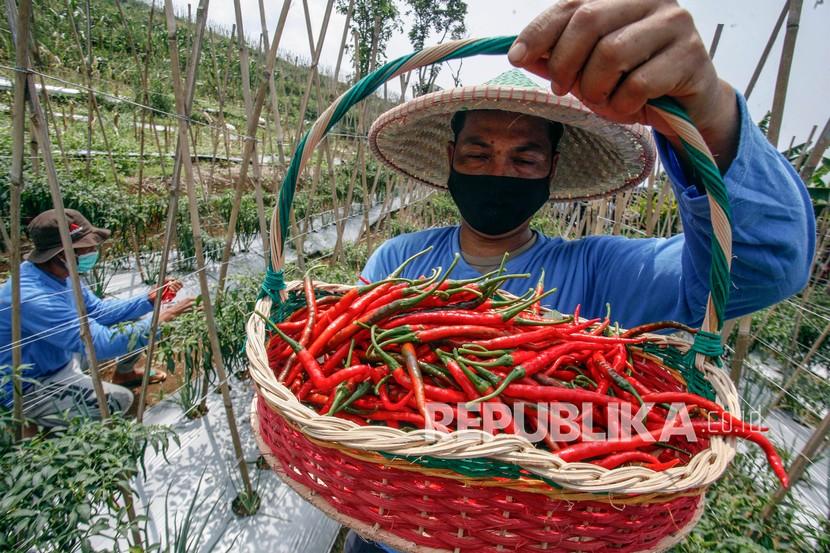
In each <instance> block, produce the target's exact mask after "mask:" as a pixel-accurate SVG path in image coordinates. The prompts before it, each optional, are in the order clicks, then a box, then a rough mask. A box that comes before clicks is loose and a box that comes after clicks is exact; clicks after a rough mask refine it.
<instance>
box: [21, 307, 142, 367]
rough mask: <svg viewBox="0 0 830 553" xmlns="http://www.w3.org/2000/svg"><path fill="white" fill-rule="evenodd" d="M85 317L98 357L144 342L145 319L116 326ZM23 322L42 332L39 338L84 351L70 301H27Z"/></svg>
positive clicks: (79, 329) (139, 345)
mask: <svg viewBox="0 0 830 553" xmlns="http://www.w3.org/2000/svg"><path fill="white" fill-rule="evenodd" d="M99 301H100V300H99ZM145 302H146V300H145ZM101 303H102V304H106V303H107V302H101ZM99 308H100V306H99ZM87 320H88V321H89V329H90V333H91V334H92V342H93V345H94V347H95V354H96V356H97V357H98V359H102V360H103V359H111V358H113V357H118V356H119V355H124V354H125V353H128V352H130V351H132V350H134V349H137V348H140V347H143V346H144V345H146V343H147V338H148V331H149V327H150V321H149V320H142V321H137V322H135V323H126V324H123V325H120V326H117V327H108V326H105V325H103V324H101V323H100V322H99V321H97V320H95V319H94V318H92V317H89V318H88V319H87ZM24 324H25V327H26V329H27V331H29V332H31V333H38V332H43V333H44V334H43V338H42V339H43V340H44V341H45V342H46V343H48V344H50V345H51V346H53V347H56V348H60V349H64V350H66V351H70V352H73V353H82V352H83V351H84V346H83V341H82V340H81V327H80V322H79V320H78V314H77V312H76V311H75V307H74V304H73V303H72V302H71V301H68V300H66V299H64V298H61V297H55V296H47V297H44V298H41V299H37V300H35V301H33V302H30V303H28V304H27V309H26V321H25V323H24Z"/></svg>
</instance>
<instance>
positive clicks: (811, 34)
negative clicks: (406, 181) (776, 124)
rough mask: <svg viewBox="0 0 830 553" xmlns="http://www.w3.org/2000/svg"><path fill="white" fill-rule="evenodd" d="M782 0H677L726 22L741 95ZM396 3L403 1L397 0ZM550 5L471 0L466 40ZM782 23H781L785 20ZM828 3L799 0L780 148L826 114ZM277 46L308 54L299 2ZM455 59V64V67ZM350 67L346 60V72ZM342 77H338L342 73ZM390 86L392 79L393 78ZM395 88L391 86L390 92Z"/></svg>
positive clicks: (706, 34) (228, 9) (728, 76)
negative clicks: (796, 32)
mask: <svg viewBox="0 0 830 553" xmlns="http://www.w3.org/2000/svg"><path fill="white" fill-rule="evenodd" d="M784 1H785V0H717V1H716V0H680V4H681V5H682V6H683V7H685V8H686V9H688V10H689V11H690V12H691V14H692V16H693V17H694V20H695V23H696V25H697V28H698V32H699V33H700V35H701V37H702V39H703V41H704V43H705V44H707V45H708V44H709V43H710V42H711V40H712V38H713V36H714V33H715V29H716V27H717V25H718V24H719V23H723V24H724V29H723V34H722V35H721V39H720V44H719V46H718V50H717V52H716V54H715V58H714V62H715V67H716V69H717V71H718V74H719V75H720V77H721V78H723V79H725V80H726V81H727V82H729V83H730V84H732V86H734V87H735V88H736V89H737V90H739V91H740V92H743V91H744V90H745V88H746V85H747V83H748V82H749V79H750V77H751V75H752V72H753V70H754V69H755V65H756V64H757V62H758V59H759V58H760V56H761V52H762V50H763V48H764V45H765V44H766V42H767V39H768V37H769V34H770V32H771V30H772V28H773V26H774V25H775V21H776V19H777V17H778V14H779V13H780V11H781V8H782V6H783V4H784ZM264 2H265V12H266V18H267V24H268V30H269V32H270V33H271V34H272V36H273V32H274V30H275V28H276V23H277V19H278V17H279V13H280V10H281V8H282V0H264ZM188 3H191V4H192V6H193V8H194V10H195V6H196V5H197V4H198V0H190V2H188V0H174V5H175V6H176V7H177V9H179V10H184V11H186V9H187V5H188ZM241 4H242V13H243V24H244V26H245V34H246V35H248V36H249V37H256V36H258V35H259V33H260V29H261V26H260V15H259V0H241ZM308 4H309V10H310V13H311V21H312V27H313V29H314V33H315V35H316V34H317V33H319V31H320V26H321V24H322V21H323V15H324V12H325V6H326V0H308ZM399 4H402V2H400V1H399ZM551 4H552V0H513V1H507V0H468V1H467V5H468V14H467V20H466V24H467V33H468V36H470V37H491V36H499V35H513V34H517V33H518V32H519V31H521V29H522V28H523V27H524V26H525V25H526V24H527V23H528V22H530V20H531V19H533V18H534V17H535V16H536V15H537V14H539V13H540V12H541V11H543V10H544V9H545V8H546V7H547V6H550V5H551ZM208 18H209V21H210V23H211V24H214V25H222V26H225V27H227V28H228V29H230V27H231V25H232V24H233V23H234V22H235V16H234V9H233V1H232V0H213V1H212V2H211V3H210V7H209V9H208ZM344 24H345V16H343V15H340V14H337V13H334V14H333V15H332V17H331V21H330V23H329V28H328V32H327V33H326V37H325V40H324V43H323V51H322V55H321V60H320V63H321V65H322V66H323V67H328V68H329V69H331V68H333V67H334V65H335V63H336V61H337V51H338V48H339V46H340V39H341V36H342V32H343V26H344ZM403 25H404V30H403V31H402V32H399V33H395V35H394V36H393V38H392V40H391V41H390V43H389V46H388V48H387V59H393V58H395V57H397V56H400V55H404V54H407V53H409V52H410V51H411V50H412V47H411V45H410V44H409V41H408V39H407V36H406V30H407V29H408V28H409V22H408V20H407V18H406V16H404V23H403ZM785 27H786V23H785ZM828 30H830V2H828V3H826V4H821V2H817V0H804V8H803V11H802V15H801V24H800V28H799V33H798V40H797V42H796V49H795V56H794V63H793V67H792V72H791V74H790V84H789V88H788V93H787V102H786V106H785V110H784V121H783V125H782V129H781V138H780V143H779V147H780V148H782V149H783V148H785V147H786V146H787V145H788V144H789V143H790V140H791V138H792V137H793V136H795V137H796V144H798V143H800V142H803V141H804V140H806V139H807V136H808V135H809V133H810V130H811V128H812V127H813V125H818V130H817V132H816V136H817V135H818V133H819V132H821V129H822V127H823V125H824V123H825V122H826V121H827V119H828V117H830V102H828V101H827V100H826V97H827V91H828V90H830V61H828V60H830V41H828V40H827V32H828ZM783 37H784V29H782V30H781V32H780V33H779V36H778V39H777V41H776V43H775V45H774V47H773V49H772V51H771V53H770V56H769V59H768V60H767V64H766V66H765V68H764V71H763V72H762V73H761V76H760V79H759V81H758V84H757V85H756V87H755V90H754V91H753V92H752V95H751V96H750V99H749V102H748V105H749V110H750V113H751V115H752V118H753V120H755V121H759V120H760V119H761V118H762V117H763V116H764V114H765V113H766V112H767V111H768V110H769V109H770V108H771V106H772V98H773V89H774V85H775V79H776V74H777V68H778V61H779V59H780V55H781V47H782V43H783ZM280 49H281V50H284V51H289V52H292V53H295V54H300V55H302V56H306V57H307V58H309V59H310V57H311V56H310V53H309V47H308V37H307V34H306V26H305V19H304V15H303V4H302V1H301V0H293V1H292V4H291V8H290V11H289V16H288V21H287V24H286V29H285V32H284V33H283V37H282V40H281V42H280ZM457 63H458V62H453V65H454V66H455V67H457ZM348 67H350V62H349V60H348V59H346V60H344V70H342V71H346V70H347V69H346V68H348ZM510 68H511V66H510V64H509V63H508V62H507V58H506V57H490V56H488V57H483V56H479V57H477V58H468V59H465V60H464V61H463V65H462V66H461V73H460V76H461V80H462V84H477V83H481V82H485V81H487V80H489V79H491V78H493V77H495V76H497V75H498V74H500V73H502V72H504V71H507V70H508V69H510ZM341 78H342V75H341ZM437 84H438V85H439V86H441V87H444V88H447V87H451V86H452V78H451V77H450V74H449V71H447V70H446V69H444V70H443V71H442V72H441V75H440V76H439V78H438V82H437ZM390 86H392V85H391V83H390ZM393 89H394V90H398V87H392V88H390V90H393Z"/></svg>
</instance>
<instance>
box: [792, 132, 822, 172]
mask: <svg viewBox="0 0 830 553" xmlns="http://www.w3.org/2000/svg"><path fill="white" fill-rule="evenodd" d="M817 130H818V125H813V128H812V129H810V134H809V135H807V140H806V141H805V142H804V144H803V145H802V146H801V151H800V152H799V153H798V157H797V158H796V160H795V161H794V162H793V167H794V168H795V170H796V171H801V166H802V165H804V160H805V159H806V158H807V151H808V150H809V149H810V146H811V145H812V144H813V137H814V136H815V135H816V131H817Z"/></svg>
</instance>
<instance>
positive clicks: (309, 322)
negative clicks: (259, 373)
mask: <svg viewBox="0 0 830 553" xmlns="http://www.w3.org/2000/svg"><path fill="white" fill-rule="evenodd" d="M303 290H304V291H305V301H306V307H307V309H308V317H307V318H306V324H305V327H304V328H303V333H302V335H301V336H300V340H299V344H300V346H302V347H303V348H306V347H308V342H309V340H311V331H312V330H313V329H314V323H315V321H316V320H317V298H315V297H314V285H313V283H312V282H311V277H310V276H309V274H308V273H306V275H305V278H303ZM296 362H297V354H296V353H294V354H292V355H291V356H290V357H289V358H288V361H286V362H285V366H284V367H283V369H282V372H281V373H280V374H279V376H278V377H277V381H278V382H283V381H284V379H286V376H287V380H288V382H293V381H294V378H292V376H296V375H297V374H298V373H299V371H292V370H291V367H292V366H293V365H294V364H295V363H296Z"/></svg>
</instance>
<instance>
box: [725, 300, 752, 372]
mask: <svg viewBox="0 0 830 553" xmlns="http://www.w3.org/2000/svg"><path fill="white" fill-rule="evenodd" d="M751 329H752V315H745V316H743V317H741V318H740V319H738V337H737V338H736V340H735V355H734V356H733V357H732V364H731V370H730V373H729V376H730V377H732V382H734V383H735V386H737V385H738V383H739V382H740V381H741V375H742V374H743V369H744V360H745V359H746V354H747V352H749V342H750V331H751ZM725 338H727V339H728V338H729V335H728V334H726V335H725Z"/></svg>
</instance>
